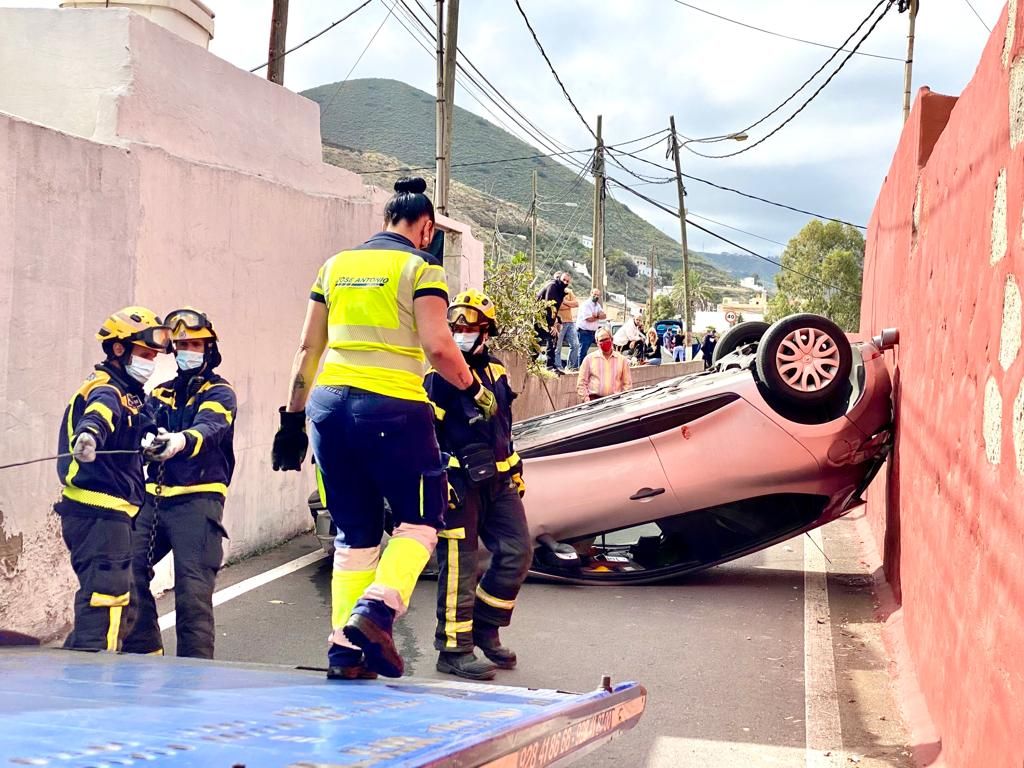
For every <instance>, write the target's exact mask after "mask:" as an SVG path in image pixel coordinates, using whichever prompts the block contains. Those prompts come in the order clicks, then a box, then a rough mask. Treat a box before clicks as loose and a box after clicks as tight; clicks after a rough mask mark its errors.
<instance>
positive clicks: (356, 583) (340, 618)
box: [331, 569, 376, 629]
mask: <svg viewBox="0 0 1024 768" xmlns="http://www.w3.org/2000/svg"><path fill="white" fill-rule="evenodd" d="M375 573H376V572H375V571H339V570H338V569H335V570H334V572H333V573H332V574H331V627H332V628H333V629H338V628H339V627H343V626H345V622H347V621H348V617H349V614H351V613H352V609H353V608H354V607H355V604H356V600H358V599H359V598H360V597H362V595H363V592H364V591H366V588H367V587H368V586H370V584H372V583H373V578H374V575H375Z"/></svg>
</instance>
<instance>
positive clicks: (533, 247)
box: [530, 171, 537, 277]
mask: <svg viewBox="0 0 1024 768" xmlns="http://www.w3.org/2000/svg"><path fill="white" fill-rule="evenodd" d="M530 212H531V213H532V214H533V224H532V225H531V226H530V274H531V275H532V276H533V277H536V276H537V171H534V172H533V202H532V203H531V204H530Z"/></svg>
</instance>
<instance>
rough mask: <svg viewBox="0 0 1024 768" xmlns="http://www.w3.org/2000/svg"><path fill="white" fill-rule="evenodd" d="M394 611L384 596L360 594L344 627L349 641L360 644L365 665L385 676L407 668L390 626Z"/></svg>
mask: <svg viewBox="0 0 1024 768" xmlns="http://www.w3.org/2000/svg"><path fill="white" fill-rule="evenodd" d="M394 623H395V612H394V611H393V610H391V609H390V608H388V607H387V606H386V605H385V604H384V603H383V602H382V601H381V600H368V599H367V598H365V597H361V598H359V601H358V602H357V603H356V607H355V608H353V609H352V615H351V616H349V619H348V623H347V624H345V627H344V629H343V630H342V631H343V632H344V633H345V637H347V638H348V640H349V642H350V643H352V645H354V646H356V647H357V648H361V649H362V651H363V656H364V657H365V659H366V666H367V667H368V668H369V669H371V670H372V671H374V672H377V673H379V674H381V675H384V677H401V676H402V673H403V672H405V663H404V662H403V661H402V657H401V655H400V654H399V653H398V649H397V648H396V647H395V640H394V638H393V637H392V636H391V629H392V627H393V625H394Z"/></svg>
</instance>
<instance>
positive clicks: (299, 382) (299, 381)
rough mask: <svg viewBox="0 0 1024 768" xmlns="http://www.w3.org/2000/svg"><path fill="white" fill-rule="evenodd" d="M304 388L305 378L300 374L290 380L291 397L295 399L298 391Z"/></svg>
mask: <svg viewBox="0 0 1024 768" xmlns="http://www.w3.org/2000/svg"><path fill="white" fill-rule="evenodd" d="M305 388H306V377H305V376H303V375H302V374H301V373H297V374H295V378H294V379H293V380H292V397H295V395H296V394H298V392H299V391H300V390H303V389H305Z"/></svg>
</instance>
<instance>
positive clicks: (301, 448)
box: [270, 405, 309, 472]
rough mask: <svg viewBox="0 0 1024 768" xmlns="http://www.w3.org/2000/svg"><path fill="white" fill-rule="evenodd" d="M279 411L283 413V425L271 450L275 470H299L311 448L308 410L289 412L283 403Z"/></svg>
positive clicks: (275, 437)
mask: <svg viewBox="0 0 1024 768" xmlns="http://www.w3.org/2000/svg"><path fill="white" fill-rule="evenodd" d="M278 412H279V413H280V414H281V426H280V427H279V428H278V430H277V434H276V435H274V447H273V448H272V449H271V452H270V456H271V461H272V463H273V467H274V471H275V472H276V471H278V470H283V471H285V472H287V471H288V470H290V469H293V470H295V471H296V472H298V471H300V470H301V469H302V461H303V460H304V459H305V458H306V449H307V448H309V438H308V437H306V412H305V411H297V412H295V413H289V412H288V411H286V410H285V409H284V406H283V405H282V406H281V407H280V408H279V409H278Z"/></svg>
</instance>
